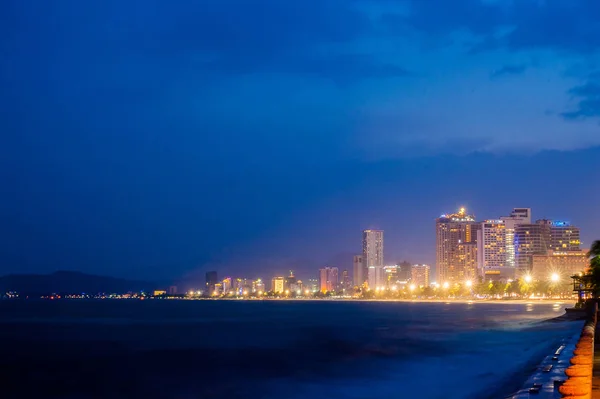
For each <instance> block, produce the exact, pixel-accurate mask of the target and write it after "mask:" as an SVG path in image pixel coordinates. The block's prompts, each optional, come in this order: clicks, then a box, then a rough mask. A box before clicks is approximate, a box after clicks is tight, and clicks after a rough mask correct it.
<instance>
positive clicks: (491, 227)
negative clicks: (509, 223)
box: [477, 220, 515, 280]
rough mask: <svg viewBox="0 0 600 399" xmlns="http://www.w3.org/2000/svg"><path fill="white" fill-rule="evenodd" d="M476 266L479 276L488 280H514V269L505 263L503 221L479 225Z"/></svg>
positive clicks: (492, 221) (489, 221) (488, 221)
mask: <svg viewBox="0 0 600 399" xmlns="http://www.w3.org/2000/svg"><path fill="white" fill-rule="evenodd" d="M477 265H478V269H479V273H480V276H481V277H483V278H484V279H486V280H488V279H490V280H507V279H512V278H514V273H515V268H514V267H509V266H508V265H507V262H506V225H505V223H504V221H503V220H486V221H484V222H482V223H481V230H479V232H478V239H477Z"/></svg>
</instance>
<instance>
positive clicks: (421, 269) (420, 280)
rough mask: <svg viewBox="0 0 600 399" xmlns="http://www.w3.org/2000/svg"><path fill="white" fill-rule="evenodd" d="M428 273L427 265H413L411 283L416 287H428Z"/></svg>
mask: <svg viewBox="0 0 600 399" xmlns="http://www.w3.org/2000/svg"><path fill="white" fill-rule="evenodd" d="M429 271H430V269H429V266H428V265H413V266H412V269H411V283H412V284H414V285H416V286H417V287H429Z"/></svg>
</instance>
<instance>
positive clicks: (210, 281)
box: [206, 271, 219, 295]
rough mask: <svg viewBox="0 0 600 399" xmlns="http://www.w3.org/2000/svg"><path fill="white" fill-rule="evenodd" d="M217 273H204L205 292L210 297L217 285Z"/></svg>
mask: <svg viewBox="0 0 600 399" xmlns="http://www.w3.org/2000/svg"><path fill="white" fill-rule="evenodd" d="M218 282H219V279H218V278H217V272H214V271H211V272H206V292H207V294H209V295H212V294H213V293H214V292H215V286H216V284H218Z"/></svg>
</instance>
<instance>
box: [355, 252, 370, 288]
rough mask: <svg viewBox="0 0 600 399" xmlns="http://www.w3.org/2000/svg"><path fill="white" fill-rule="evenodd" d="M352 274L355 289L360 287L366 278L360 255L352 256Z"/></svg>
mask: <svg viewBox="0 0 600 399" xmlns="http://www.w3.org/2000/svg"><path fill="white" fill-rule="evenodd" d="M352 266H353V267H352V272H353V273H354V274H353V276H352V277H353V280H354V285H355V286H356V287H361V286H362V285H363V283H364V282H365V281H366V280H367V276H366V275H365V270H364V269H365V267H364V262H363V256H362V255H354V259H353V264H352Z"/></svg>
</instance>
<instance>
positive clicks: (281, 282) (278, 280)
mask: <svg viewBox="0 0 600 399" xmlns="http://www.w3.org/2000/svg"><path fill="white" fill-rule="evenodd" d="M271 291H273V292H274V293H276V294H281V293H283V292H285V277H273V280H271Z"/></svg>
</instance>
